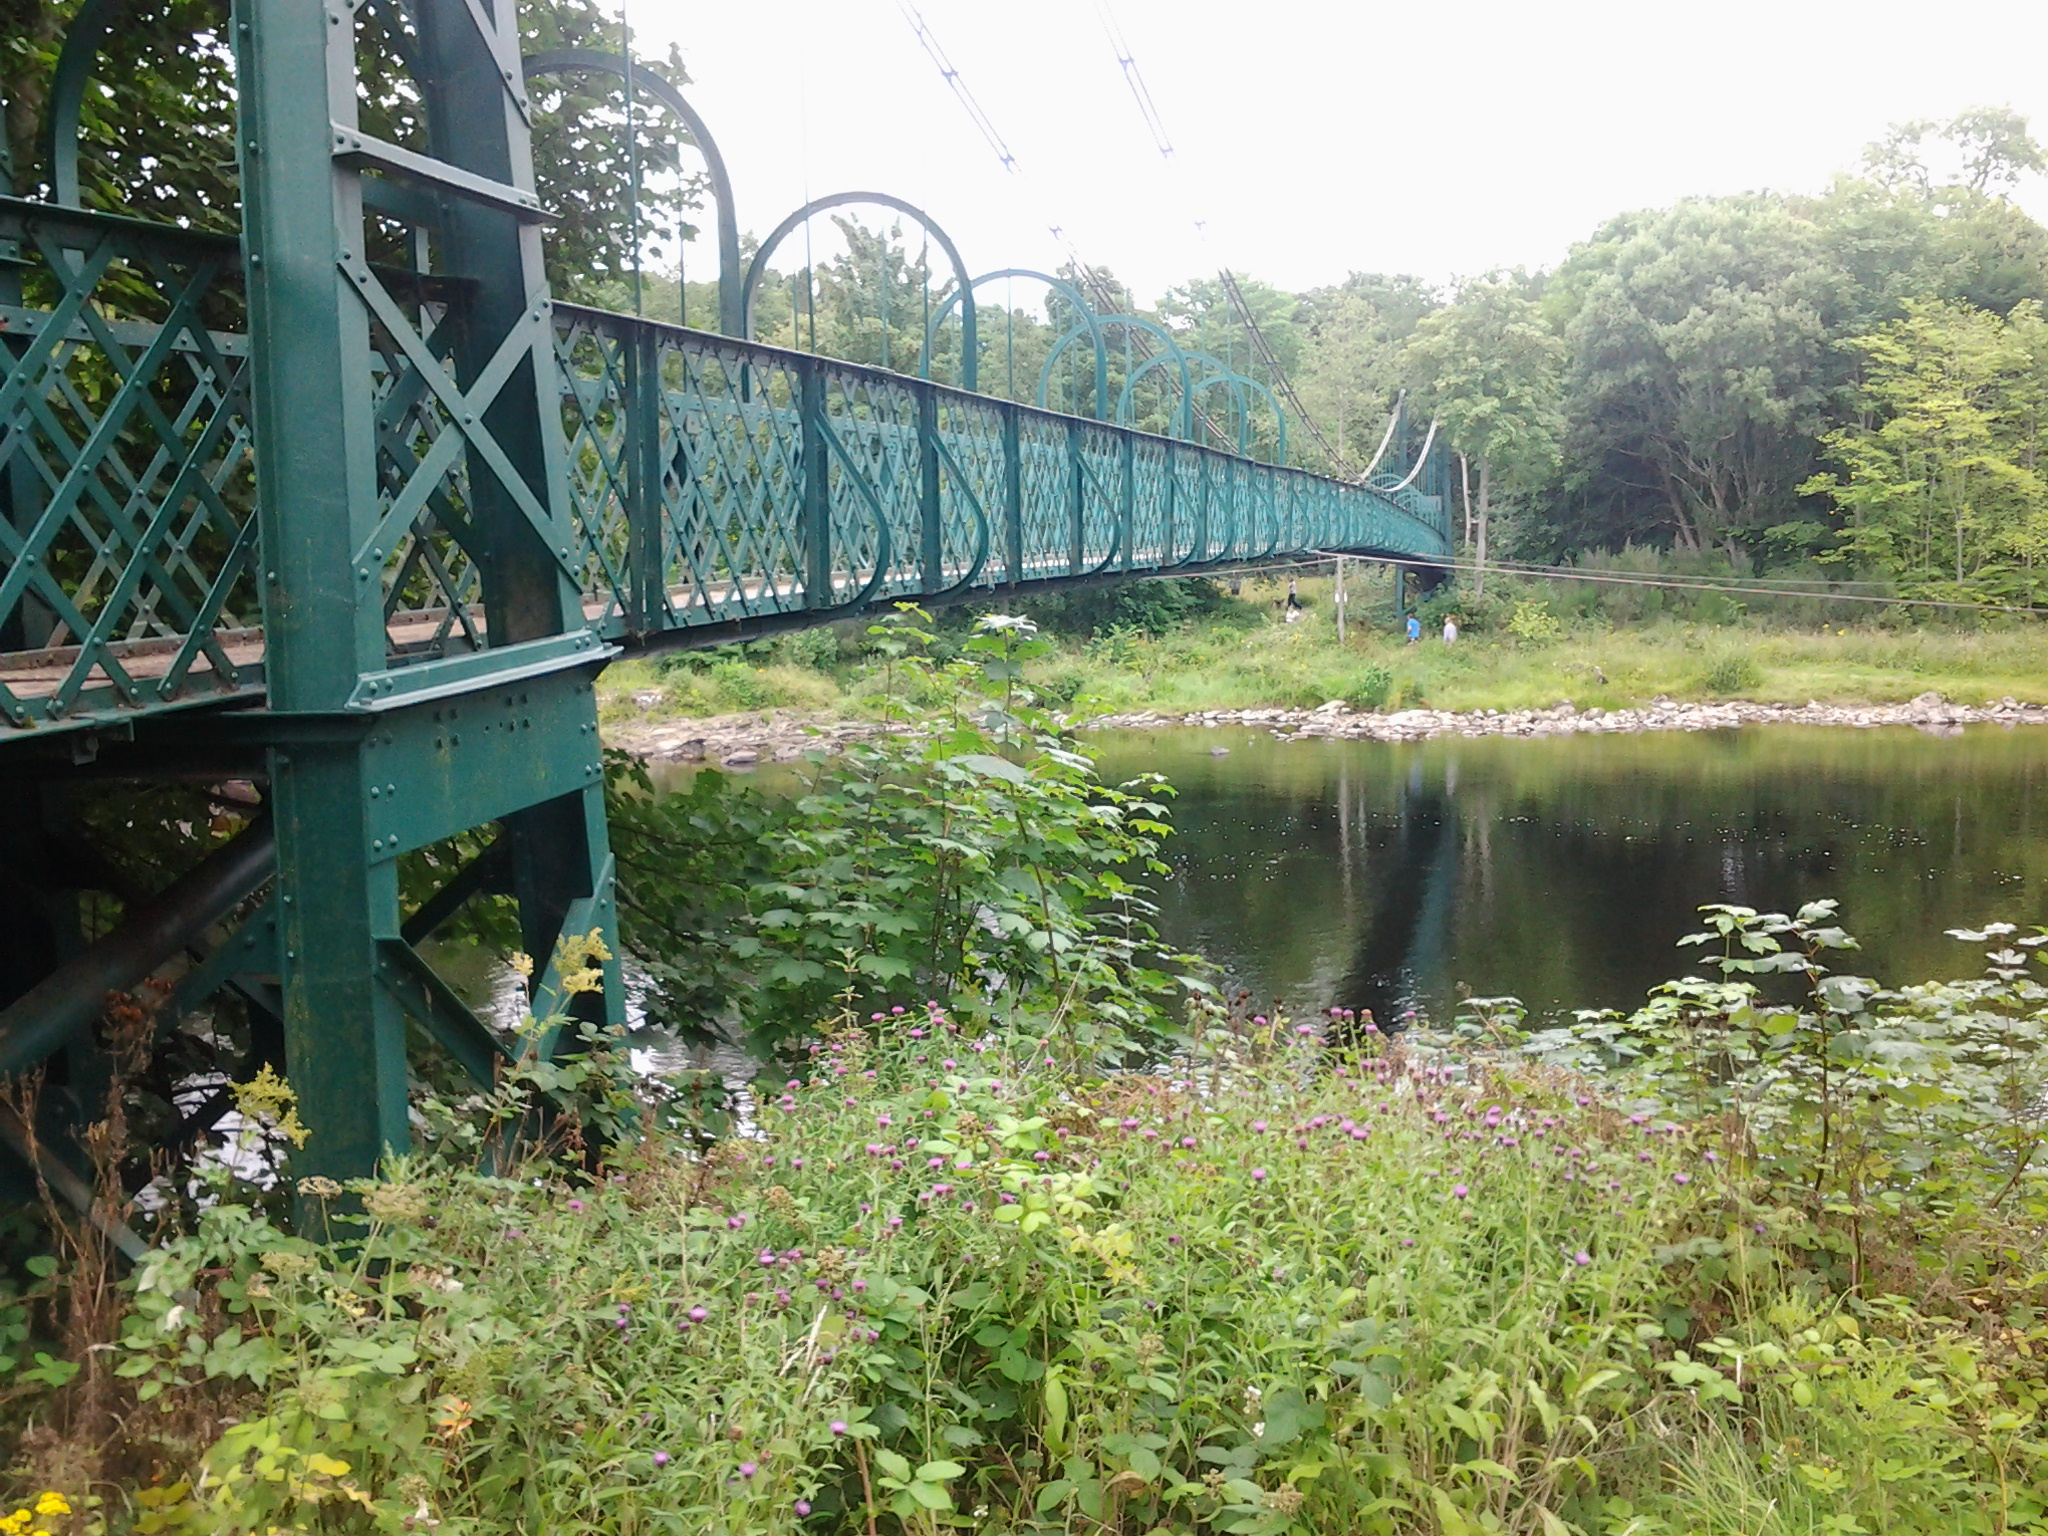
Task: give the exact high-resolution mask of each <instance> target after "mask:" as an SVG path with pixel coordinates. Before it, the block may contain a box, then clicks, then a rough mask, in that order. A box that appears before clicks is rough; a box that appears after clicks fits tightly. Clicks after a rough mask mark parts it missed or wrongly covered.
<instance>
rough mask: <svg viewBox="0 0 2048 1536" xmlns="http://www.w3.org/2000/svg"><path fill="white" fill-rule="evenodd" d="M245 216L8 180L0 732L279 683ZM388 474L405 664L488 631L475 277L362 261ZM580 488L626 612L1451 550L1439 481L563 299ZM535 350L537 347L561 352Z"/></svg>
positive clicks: (606, 598)
mask: <svg viewBox="0 0 2048 1536" xmlns="http://www.w3.org/2000/svg"><path fill="white" fill-rule="evenodd" d="M239 264H240V256H239V253H238V250H237V246H236V242H234V241H233V240H230V239H222V238H220V237H216V236H209V235H201V234H195V233H192V232H189V231H184V230H179V229H172V228H166V227H163V226H158V225H151V224H146V223H141V222H138V221H134V220H128V219H121V218H114V217H110V216H107V215H102V214H94V213H82V212H77V211H74V210H62V209H54V208H51V207H49V206H47V205H44V204H38V203H28V202H21V201H16V200H9V199H0V720H4V721H5V725H6V728H7V729H6V730H5V731H4V732H0V739H8V738H10V737H11V738H12V739H17V740H20V739H25V738H27V737H28V736H30V735H33V734H35V733H36V732H37V730H38V728H48V727H53V726H59V725H67V724H69V725H77V724H89V723H93V722H97V721H109V720H120V719H124V718H133V717H134V716H135V715H136V714H137V713H144V712H160V711H163V710H168V709H174V708H180V707H185V706H189V705H193V704H204V703H212V702H221V701H231V700H235V699H251V700H253V699H255V698H257V697H260V695H261V692H262V689H263V684H264V671H263V664H264V631H263V628H262V617H261V608H262V592H261V590H260V586H259V580H258V578H259V574H260V571H261V569H262V566H261V563H260V550H259V543H260V540H259V536H258V519H257V516H256V505H257V497H256V486H255V481H254V469H253V456H252V452H251V437H252V430H251V422H250V419H249V407H248V402H247V398H246V389H247V378H246V374H247V368H248V356H249V347H248V339H247V336H246V335H245V334H244V327H245V320H246V317H245V312H244V311H245V306H244V300H243V296H242V285H241V275H240V265H239ZM348 276H349V277H350V279H351V280H352V281H354V282H355V283H356V285H357V286H358V288H360V289H361V290H362V292H363V293H364V295H365V304H366V308H367V312H368V316H369V318H368V334H369V340H370V345H369V347H368V349H367V357H368V366H369V368H370V372H371V375H372V385H373V388H372V397H373V403H374V419H373V423H372V430H373V431H374V434H375V442H374V444H373V445H370V449H369V451H371V452H372V453H373V454H374V456H375V462H376V464H377V466H378V482H379V486H380V490H379V506H378V508H377V509H376V510H377V516H376V518H375V520H374V523H373V524H372V525H371V531H370V532H369V533H368V534H367V535H366V542H365V546H364V549H363V550H362V551H361V552H360V553H359V555H358V563H360V564H361V565H362V567H363V568H362V569H361V570H358V571H353V572H351V571H337V572H336V573H335V581H336V583H337V584H338V585H341V584H346V585H347V587H348V589H349V590H350V591H354V590H355V582H354V580H353V578H357V577H359V578H361V579H362V580H363V581H364V582H366V583H369V585H366V586H365V587H363V588H362V591H363V593H364V598H365V600H366V601H367V600H368V594H369V593H372V592H374V593H377V594H378V595H379V596H380V597H381V602H382V620H383V627H384V633H385V641H386V648H387V652H388V659H389V661H390V663H391V664H392V665H393V666H402V665H406V664H408V663H411V662H414V661H419V660H431V659H435V658H439V657H444V656H449V655H456V654H462V653H466V652H471V651H475V650H480V649H487V648H488V647H489V645H490V635H489V627H488V624H487V622H486V618H485V603H484V597H485V593H484V589H483V584H484V575H483V573H484V572H485V571H487V570H488V569H489V567H490V561H489V559H488V558H487V557H488V553H489V552H488V551H487V550H483V549H479V548H477V547H475V545H476V543H477V540H478V538H479V537H480V535H479V531H478V525H477V524H476V522H475V520H474V519H473V518H472V515H471V508H472V505H473V501H472V483H471V477H472V475H473V474H474V475H488V476H492V477H494V480H495V481H496V482H503V481H504V480H505V478H506V474H505V471H504V469H503V466H502V464H501V463H500V460H501V459H502V451H501V450H500V449H499V448H498V446H497V445H496V444H495V443H494V442H492V440H491V439H490V435H489V432H488V430H487V428H486V427H484V426H483V425H482V424H481V422H480V420H479V419H478V418H479V415H480V413H481V409H482V404H481V402H480V401H479V400H478V399H477V398H476V397H475V396H474V395H473V394H468V393H464V390H465V389H466V388H467V386H463V387H461V388H458V387H457V385H456V384H455V382H454V380H453V370H454V366H455V365H454V361H453V359H454V356H455V343H454V341H453V340H452V339H445V340H444V338H453V337H455V336H456V335H458V334H459V332H460V331H461V327H460V326H459V325H456V324H450V323H449V321H450V320H451V318H454V317H456V315H457V312H458V310H459V307H460V305H461V302H462V292H461V289H460V287H459V286H458V285H446V284H439V283H437V282H436V281H435V280H433V279H414V278H411V277H410V276H409V274H404V273H392V272H386V271H382V270H379V271H375V272H373V271H371V270H370V269H369V268H367V267H365V268H362V269H361V270H360V271H354V270H352V271H350V272H349V273H348ZM552 323H553V335H554V348H553V350H554V357H555V362H556V367H557V372H558V375H559V382H560V399H561V421H562V427H563V434H564V438H563V441H564V448H565V452H564V456H563V457H564V462H565V464H566V480H567V485H566V489H565V493H564V494H561V495H559V496H557V497H555V498H553V503H554V504H553V505H552V506H551V507H543V506H541V505H540V504H538V503H535V504H534V505H533V506H532V507H531V509H530V510H529V512H528V514H527V515H528V517H529V519H539V520H543V521H545V520H546V519H548V518H554V519H556V520H557V521H560V522H562V523H565V524H566V525H567V526H565V527H563V528H561V529H559V530H558V535H557V536H556V537H553V538H550V540H549V543H550V545H551V546H553V545H559V554H560V556H561V558H562V562H563V564H564V566H565V567H566V569H567V570H568V572H569V574H570V576H571V577H572V578H573V579H574V581H575V582H576V584H577V586H578V587H580V589H581V592H582V597H583V615H584V618H585V620H586V622H587V623H588V624H589V625H590V627H591V628H592V629H593V630H595V631H597V632H598V633H599V634H601V635H603V636H604V637H606V638H607V639H612V640H622V641H627V642H648V641H651V640H653V639H655V638H656V637H659V636H662V635H665V634H674V633H676V632H679V631H703V632H705V637H706V638H707V639H708V638H710V637H711V635H712V634H715V633H721V632H722V633H746V632H749V630H750V629H758V628H765V627H778V626H779V627H787V626H790V625H798V624H803V623H812V622H822V621H824V620H826V619H829V618H832V617H836V616H841V615H846V614H851V613H855V612H858V611H860V610H861V609H863V608H865V607H867V606H869V605H871V604H876V603H885V602H889V601H893V600H903V599H917V600H921V601H925V602H945V601H949V600H953V599H956V598H959V597H962V596H964V595H966V594H968V593H975V592H992V591H994V590H996V589H998V588H1014V587H1020V586H1028V585H1031V584H1048V585H1050V584H1059V583H1071V582H1075V581H1086V580H1106V579H1116V578H1119V577H1122V576H1125V575H1143V574H1155V575H1156V574H1161V573H1170V572H1200V571H1203V570H1211V569H1216V568H1218V567H1222V566H1232V565H1242V564H1246V563H1250V562H1256V561H1259V560H1265V559H1274V558H1283V557H1286V556H1288V555H1294V554H1305V553H1308V552H1312V551H1316V550H1329V549H1343V550H1356V551H1359V552H1361V553H1368V552H1377V553H1382V554H1396V555H1410V556H1418V555H1419V556H1422V557H1424V558H1432V557H1438V556H1441V555H1443V554H1445V553H1446V552H1447V550H1448V548H1449V539H1448V528H1447V525H1446V521H1445V518H1444V514H1443V511H1442V508H1441V505H1440V503H1439V502H1438V500H1437V499H1436V498H1434V497H1430V496H1424V495H1421V494H1419V493H1417V492H1416V491H1415V490H1413V489H1412V488H1403V489H1400V490H1397V491H1394V492H1387V491H1382V490H1375V489H1369V488H1365V487H1359V486H1352V485H1345V484H1340V483H1337V482H1334V481H1330V480H1325V479H1322V478H1319V477H1317V476H1315V475H1311V474H1308V473H1306V472H1303V471H1299V470H1291V469H1284V468H1279V467H1276V466H1273V465H1266V464H1258V463H1254V462H1252V461H1250V460H1247V459H1244V458H1241V457H1238V456H1236V455H1233V454H1229V453H1223V452H1219V451H1216V450H1213V449H1208V448H1203V447H1197V446H1194V445H1191V444H1188V443H1182V442H1175V441H1170V440H1168V439H1166V438H1161V437H1155V436H1152V435H1149V434H1146V433H1141V432H1136V431H1130V430H1125V429H1120V428H1116V427H1112V426H1108V425H1105V424H1103V423H1101V422H1095V421H1086V420H1082V419H1080V418H1077V417H1071V416H1063V415H1059V414H1057V413H1054V412H1050V411H1044V410H1038V409H1034V408H1032V407H1030V406H1024V405H1017V404H1013V403H1011V402H1008V401H1003V400H995V399H991V398H989V397H986V396H982V395H977V394H972V393H968V392H966V391H962V390H958V389H953V388H948V387H946V386H943V385H938V384H933V383H930V382H928V381H923V380H918V379H913V378H908V377H905V376H903V375H900V374H895V373H890V372H887V371H884V370H882V369H877V368H868V367H861V366H858V365H854V364H849V363H840V362H835V361H833V360H831V359H828V358H823V357H816V356H812V355H809V354H805V353H797V352H790V351H784V350H781V349H778V348H775V347H770V346H764V345H759V344H756V343H751V342H745V341H739V340H735V339H732V338H730V337H724V336H717V335H711V334H709V333H705V332H699V331H691V330H685V329H683V328H681V327H678V326H673V325H664V324H660V323H657V322H652V321H646V320H640V319H635V318H633V317H630V316H625V315H616V314H610V313H607V312H605V311H601V310H593V309H584V308H580V307H576V306H572V305H556V306H555V307H554V312H553V317H552ZM542 355H543V356H545V352H543V353H542Z"/></svg>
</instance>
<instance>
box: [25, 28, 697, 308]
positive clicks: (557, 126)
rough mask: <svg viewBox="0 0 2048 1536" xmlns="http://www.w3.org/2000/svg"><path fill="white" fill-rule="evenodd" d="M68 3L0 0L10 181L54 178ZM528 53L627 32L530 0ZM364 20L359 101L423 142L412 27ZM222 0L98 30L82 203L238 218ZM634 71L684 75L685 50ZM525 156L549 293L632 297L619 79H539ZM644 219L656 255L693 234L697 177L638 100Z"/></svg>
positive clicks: (219, 226)
mask: <svg viewBox="0 0 2048 1536" xmlns="http://www.w3.org/2000/svg"><path fill="white" fill-rule="evenodd" d="M77 11H78V0H56V3H51V0H0V100H4V104H5V109H6V110H5V113H4V117H0V122H4V126H5V145H4V148H5V150H6V153H5V155H4V156H0V159H4V160H6V161H8V162H11V173H12V182H13V188H14V190H15V191H16V192H18V193H20V194H22V195H24V196H37V195H42V194H44V193H46V192H47V191H48V189H49V176H50V168H49V167H48V166H47V165H45V164H43V161H42V152H41V148H40V145H39V142H38V141H39V138H40V134H41V131H42V122H43V114H44V112H45V110H46V108H47V106H48V94H49V81H50V75H51V72H52V70H54V68H55V67H56V62H57V53H58V50H59V49H60V48H61V47H62V46H63V42H64V31H65V28H66V27H67V26H68V25H69V23H70V21H71V18H72V17H73V16H74V15H75V14H76V13H77ZM519 14H520V22H521V47H522V50H523V51H524V52H526V53H529V54H531V53H535V52H538V51H541V50H543V49H549V48H559V47H591V48H602V49H604V50H606V51H608V52H612V53H616V52H618V50H619V46H620V43H621V32H620V27H619V22H618V20H617V18H615V17H613V16H611V15H609V14H608V13H607V12H606V10H605V8H604V6H603V5H602V3H601V0H526V3H523V4H522V5H521V6H520V10H519ZM358 24H359V25H361V26H363V27H365V28H377V29H382V32H383V36H382V37H381V38H378V39H375V40H374V41H373V44H372V46H369V47H366V48H364V49H363V50H362V52H361V56H362V57H363V58H364V60H365V61H366V72H365V76H364V79H363V80H362V82H361V85H362V100H361V103H360V108H359V110H360V111H361V114H362V122H363V126H364V127H365V128H366V129H368V130H369V131H370V132H372V133H375V134H377V135H378V136H379V137H382V138H386V139H389V140H392V141H393V142H396V143H399V144H403V145H406V146H408V147H410V148H414V149H420V150H424V149H425V148H426V147H427V145H426V135H425V129H424V124H423V121H422V118H421V113H420V108H419V93H418V90H417V87H416V86H415V85H414V84H413V82H412V80H411V79H410V78H409V77H408V76H407V75H406V73H405V71H404V67H403V59H404V57H405V55H406V53H407V52H408V51H409V48H410V42H409V36H408V33H409V26H408V24H407V23H406V21H405V20H404V18H403V15H402V12H401V10H400V8H398V7H395V6H377V7H364V8H363V10H362V13H361V17H360V19H359V22H358ZM228 28H229V0H131V3H130V4H129V5H127V6H126V7H125V8H124V9H123V11H122V14H121V18H120V24H119V25H118V26H116V27H114V28H113V29H112V30H111V32H110V33H109V34H108V37H107V40H106V44H105V47H104V48H103V50H102V53H101V57H100V62H99V65H98V68H97V70H96V72H95V74H94V76H93V80H92V82H91V83H90V84H89V85H88V87H87V89H86V92H85V97H84V101H83V103H82V110H81V123H80V127H81V132H80V146H79V147H80V155H79V180H80V184H81V192H82V196H83V200H84V202H85V204H86V206H87V207H90V208H98V209H101V210H104V211H106V212H110V213H126V214H133V215H136V216H139V217H142V218H151V219H159V220H163V221H165V222H168V223H176V224H184V225H188V226H192V227H195V228H202V229H212V230H218V231H221V232H224V233H232V232H234V231H236V230H237V229H239V228H240V226H241V189H240V184H239V175H238V171H237V165H236V146H235V86H234V56H233V50H232V48H231V47H230V42H229V39H230V33H229V29H228ZM636 67H638V68H641V69H644V70H646V71H647V72H648V73H650V74H660V75H663V76H665V77H666V78H667V79H669V80H670V81H671V82H672V83H675V84H678V85H680V84H683V83H685V82H686V80H687V76H685V74H684V73H683V69H682V62H681V59H680V58H679V57H678V56H677V55H676V54H674V53H673V52H671V54H670V56H669V58H668V59H667V60H666V61H658V60H645V59H643V60H639V61H637V66H636ZM533 95H534V102H535V115H534V168H535V179H536V181H537V183H538V186H539V191H540V195H541V200H542V202H543V203H544V204H545V205H546V206H547V207H548V209H549V210H550V212H551V214H552V218H551V220H550V222H549V225H548V244H547V250H548V272H549V277H550V280H551V281H552V282H553V283H554V285H555V291H556V293H558V294H560V295H562V296H563V297H567V298H576V299H589V300H598V301H605V302H611V303H613V304H615V305H616V304H618V303H620V302H621V301H622V300H623V301H624V302H625V303H626V304H627V305H628V306H630V283H629V279H630V273H631V269H632V250H631V242H630V239H629V235H628V231H629V229H630V228H631V223H632V221H631V220H630V219H629V217H628V216H627V206H628V187H629V184H630V177H629V175H628V166H627V156H626V132H625V123H626V114H625V97H624V91H623V83H622V82H621V81H619V80H618V79H616V78H615V77H612V76H609V75H605V76H595V77H573V78H570V79H567V80H564V81H545V82H537V83H536V86H535V89H534V92H533ZM635 127H636V132H635V135H634V140H635V144H636V146H637V154H638V159H639V166H640V180H641V202H640V229H641V233H642V235H643V237H644V239H645V241H646V242H647V245H648V252H647V254H648V255H649V257H650V258H652V259H657V260H658V259H659V257H660V254H661V252H662V251H663V250H664V248H665V245H666V246H673V245H674V244H675V242H676V241H677V240H679V239H680V238H681V237H683V236H684V235H686V234H688V233H691V232H692V231H691V229H690V226H689V225H688V223H687V222H686V220H685V218H684V215H685V214H686V213H688V212H689V211H690V210H692V209H694V208H696V207H697V206H699V204H700V203H701V200H702V193H703V181H702V178H701V177H700V176H698V175H696V174H694V173H690V172H686V171H685V170H684V169H683V162H682V158H681V156H680V154H679V147H680V144H681V139H680V137H679V135H680V133H681V126H680V125H679V124H675V123H672V122H670V121H669V120H668V119H667V118H666V115H665V114H664V113H662V112H660V111H658V110H649V109H647V108H646V105H645V103H644V102H643V104H642V107H641V109H640V110H637V111H636V113H635ZM372 223H373V226H376V227H373V229H372V234H371V238H372V246H371V249H372V251H373V253H375V254H377V255H378V256H379V257H380V259H385V260H391V261H403V260H404V259H405V252H404V247H403V244H402V242H401V241H400V240H399V238H398V235H397V232H396V231H395V229H393V228H390V227H384V226H381V225H379V223H378V221H375V220H373V221H372Z"/></svg>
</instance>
